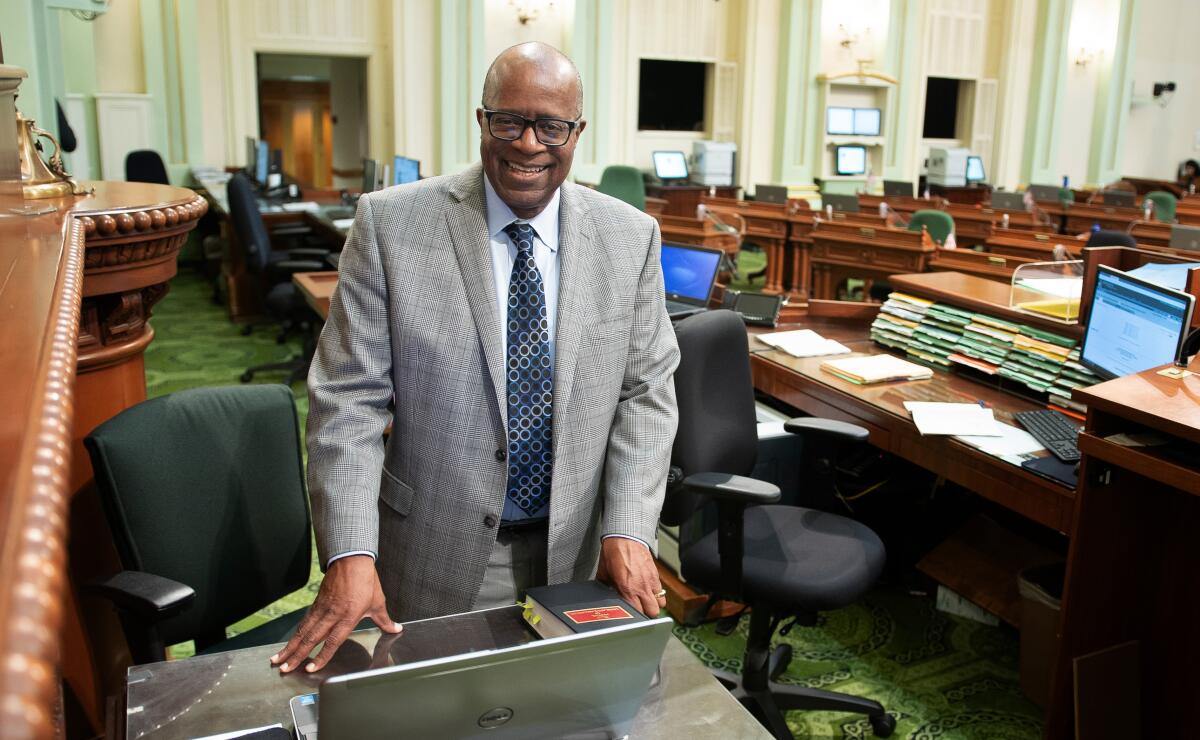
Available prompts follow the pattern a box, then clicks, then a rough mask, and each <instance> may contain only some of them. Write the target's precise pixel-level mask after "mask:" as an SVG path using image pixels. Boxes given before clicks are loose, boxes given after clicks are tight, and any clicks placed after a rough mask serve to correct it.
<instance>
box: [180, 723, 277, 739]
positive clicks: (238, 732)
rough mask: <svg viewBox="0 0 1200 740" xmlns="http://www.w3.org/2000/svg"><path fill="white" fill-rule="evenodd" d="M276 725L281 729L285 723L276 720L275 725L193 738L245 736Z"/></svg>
mask: <svg viewBox="0 0 1200 740" xmlns="http://www.w3.org/2000/svg"><path fill="white" fill-rule="evenodd" d="M276 727H278V728H279V729H281V730H282V729H283V725H281V724H279V723H278V722H276V723H275V724H273V725H263V726H262V727H253V728H251V729H249V730H234V731H233V732H222V733H221V734H220V735H205V736H204V737H197V738H192V740H232V738H235V737H243V736H245V735H252V734H254V733H256V732H262V731H263V730H271V729H274V728H276Z"/></svg>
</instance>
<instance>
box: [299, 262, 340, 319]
mask: <svg viewBox="0 0 1200 740" xmlns="http://www.w3.org/2000/svg"><path fill="white" fill-rule="evenodd" d="M292 282H294V283H295V284H296V287H297V288H298V289H299V290H300V294H301V295H303V296H304V302H305V303H307V304H308V307H309V308H311V309H312V310H313V311H315V312H316V314H317V315H318V316H320V317H321V318H322V319H327V318H329V301H330V299H332V298H333V291H334V290H335V289H336V288H337V282H338V274H337V271H336V270H330V271H328V272H298V273H296V274H295V275H292Z"/></svg>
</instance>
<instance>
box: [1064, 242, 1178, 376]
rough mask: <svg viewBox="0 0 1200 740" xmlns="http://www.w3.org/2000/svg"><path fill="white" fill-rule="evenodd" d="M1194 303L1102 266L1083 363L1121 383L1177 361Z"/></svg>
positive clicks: (1089, 319) (1171, 291) (1086, 337)
mask: <svg viewBox="0 0 1200 740" xmlns="http://www.w3.org/2000/svg"><path fill="white" fill-rule="evenodd" d="M1194 304H1195V299H1194V298H1192V296H1190V295H1188V294H1187V293H1181V292H1179V291H1176V290H1171V289H1169V288H1163V287H1161V286H1158V285H1155V284H1153V283H1149V282H1146V281H1144V280H1138V279H1137V278H1134V277H1131V276H1129V275H1126V274H1125V273H1123V272H1121V271H1119V270H1114V269H1113V268H1111V267H1107V266H1103V265H1102V266H1100V269H1099V272H1097V273H1096V288H1095V290H1094V291H1092V306H1091V311H1090V312H1089V314H1088V322H1087V331H1086V333H1085V334H1084V336H1083V353H1082V359H1083V363H1084V364H1085V365H1087V366H1088V367H1090V368H1092V369H1093V370H1095V371H1096V372H1097V373H1099V374H1100V375H1102V376H1103V377H1105V378H1119V377H1122V376H1124V375H1132V374H1134V373H1140V372H1141V371H1143V370H1149V369H1150V368H1152V367H1158V366H1159V365H1165V364H1167V363H1170V362H1174V361H1175V358H1176V357H1177V356H1178V355H1179V350H1180V345H1181V344H1182V343H1183V340H1184V338H1185V337H1186V336H1187V328H1188V326H1189V325H1190V324H1191V320H1192V309H1193V306H1194Z"/></svg>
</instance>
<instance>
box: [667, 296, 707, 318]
mask: <svg viewBox="0 0 1200 740" xmlns="http://www.w3.org/2000/svg"><path fill="white" fill-rule="evenodd" d="M703 310H704V309H703V308H701V307H700V306H695V305H692V304H691V303H680V302H679V301H672V300H670V299H667V315H668V316H676V315H678V314H689V313H699V312H700V311H703Z"/></svg>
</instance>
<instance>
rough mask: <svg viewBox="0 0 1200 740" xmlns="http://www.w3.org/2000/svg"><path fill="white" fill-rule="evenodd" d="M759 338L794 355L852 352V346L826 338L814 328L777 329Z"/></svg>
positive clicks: (810, 355)
mask: <svg viewBox="0 0 1200 740" xmlns="http://www.w3.org/2000/svg"><path fill="white" fill-rule="evenodd" d="M758 338H759V339H761V340H762V342H763V344H768V345H770V346H772V347H775V348H776V349H781V350H783V351H784V352H787V353H788V354H789V355H791V356H792V357H824V356H826V355H845V354H849V353H850V348H849V347H847V346H846V345H844V344H842V343H841V342H836V341H834V340H832V339H826V338H825V337H823V336H821V335H820V334H818V333H816V332H815V331H813V330H812V329H797V330H795V331H777V332H774V333H772V334H760V335H759V336H758Z"/></svg>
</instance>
